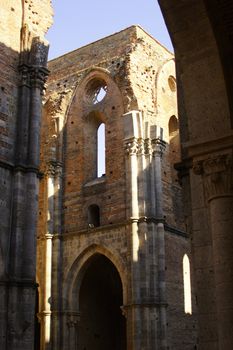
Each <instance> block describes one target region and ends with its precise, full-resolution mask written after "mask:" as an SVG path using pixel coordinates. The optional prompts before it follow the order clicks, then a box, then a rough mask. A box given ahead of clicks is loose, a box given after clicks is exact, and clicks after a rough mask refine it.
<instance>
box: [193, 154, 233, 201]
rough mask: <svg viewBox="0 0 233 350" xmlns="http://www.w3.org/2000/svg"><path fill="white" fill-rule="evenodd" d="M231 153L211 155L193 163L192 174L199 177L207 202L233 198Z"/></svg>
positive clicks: (232, 158)
mask: <svg viewBox="0 0 233 350" xmlns="http://www.w3.org/2000/svg"><path fill="white" fill-rule="evenodd" d="M232 170H233V157H232V152H229V153H223V154H211V155H209V156H208V157H207V158H205V159H197V160H194V161H193V172H194V174H196V175H201V176H202V178H203V182H204V189H205V194H206V198H207V200H208V201H209V200H211V199H213V198H216V197H223V196H224V197H225V196H233V171H232Z"/></svg>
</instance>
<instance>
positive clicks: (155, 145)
mask: <svg viewBox="0 0 233 350" xmlns="http://www.w3.org/2000/svg"><path fill="white" fill-rule="evenodd" d="M151 148H152V155H153V156H154V157H156V156H159V157H161V158H162V156H163V153H164V151H165V148H166V142H165V141H163V140H162V139H161V138H156V139H153V140H151Z"/></svg>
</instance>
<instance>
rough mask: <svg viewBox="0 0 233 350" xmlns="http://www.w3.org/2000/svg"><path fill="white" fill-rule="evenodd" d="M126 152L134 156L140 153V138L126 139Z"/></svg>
mask: <svg viewBox="0 0 233 350" xmlns="http://www.w3.org/2000/svg"><path fill="white" fill-rule="evenodd" d="M124 148H125V153H126V155H129V156H132V155H134V154H137V153H138V139H137V138H135V137H134V138H132V139H128V140H126V141H125V147H124Z"/></svg>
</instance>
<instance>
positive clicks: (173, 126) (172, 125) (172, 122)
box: [168, 115, 178, 137]
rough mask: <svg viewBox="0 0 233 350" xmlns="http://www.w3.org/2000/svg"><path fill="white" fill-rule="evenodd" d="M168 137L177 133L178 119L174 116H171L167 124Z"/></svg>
mask: <svg viewBox="0 0 233 350" xmlns="http://www.w3.org/2000/svg"><path fill="white" fill-rule="evenodd" d="M168 130H169V137H171V136H172V134H173V133H174V132H176V131H178V119H177V118H176V116H174V115H173V116H171V118H170V119H169V123H168Z"/></svg>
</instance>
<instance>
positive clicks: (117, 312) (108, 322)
mask: <svg viewBox="0 0 233 350" xmlns="http://www.w3.org/2000/svg"><path fill="white" fill-rule="evenodd" d="M79 303H80V313H81V317H80V323H79V331H78V343H79V349H80V350H110V349H111V350H126V320H125V317H124V316H123V315H122V313H121V308H120V307H121V306H122V305H123V295H122V283H121V279H120V276H119V273H118V271H117V269H116V268H115V266H114V265H113V264H112V262H111V261H110V260H109V259H107V258H106V257H105V256H103V255H101V254H96V255H95V256H94V257H92V258H91V261H90V263H89V266H88V267H87V270H86V271H85V275H84V277H83V281H82V284H81V288H80V296H79Z"/></svg>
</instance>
